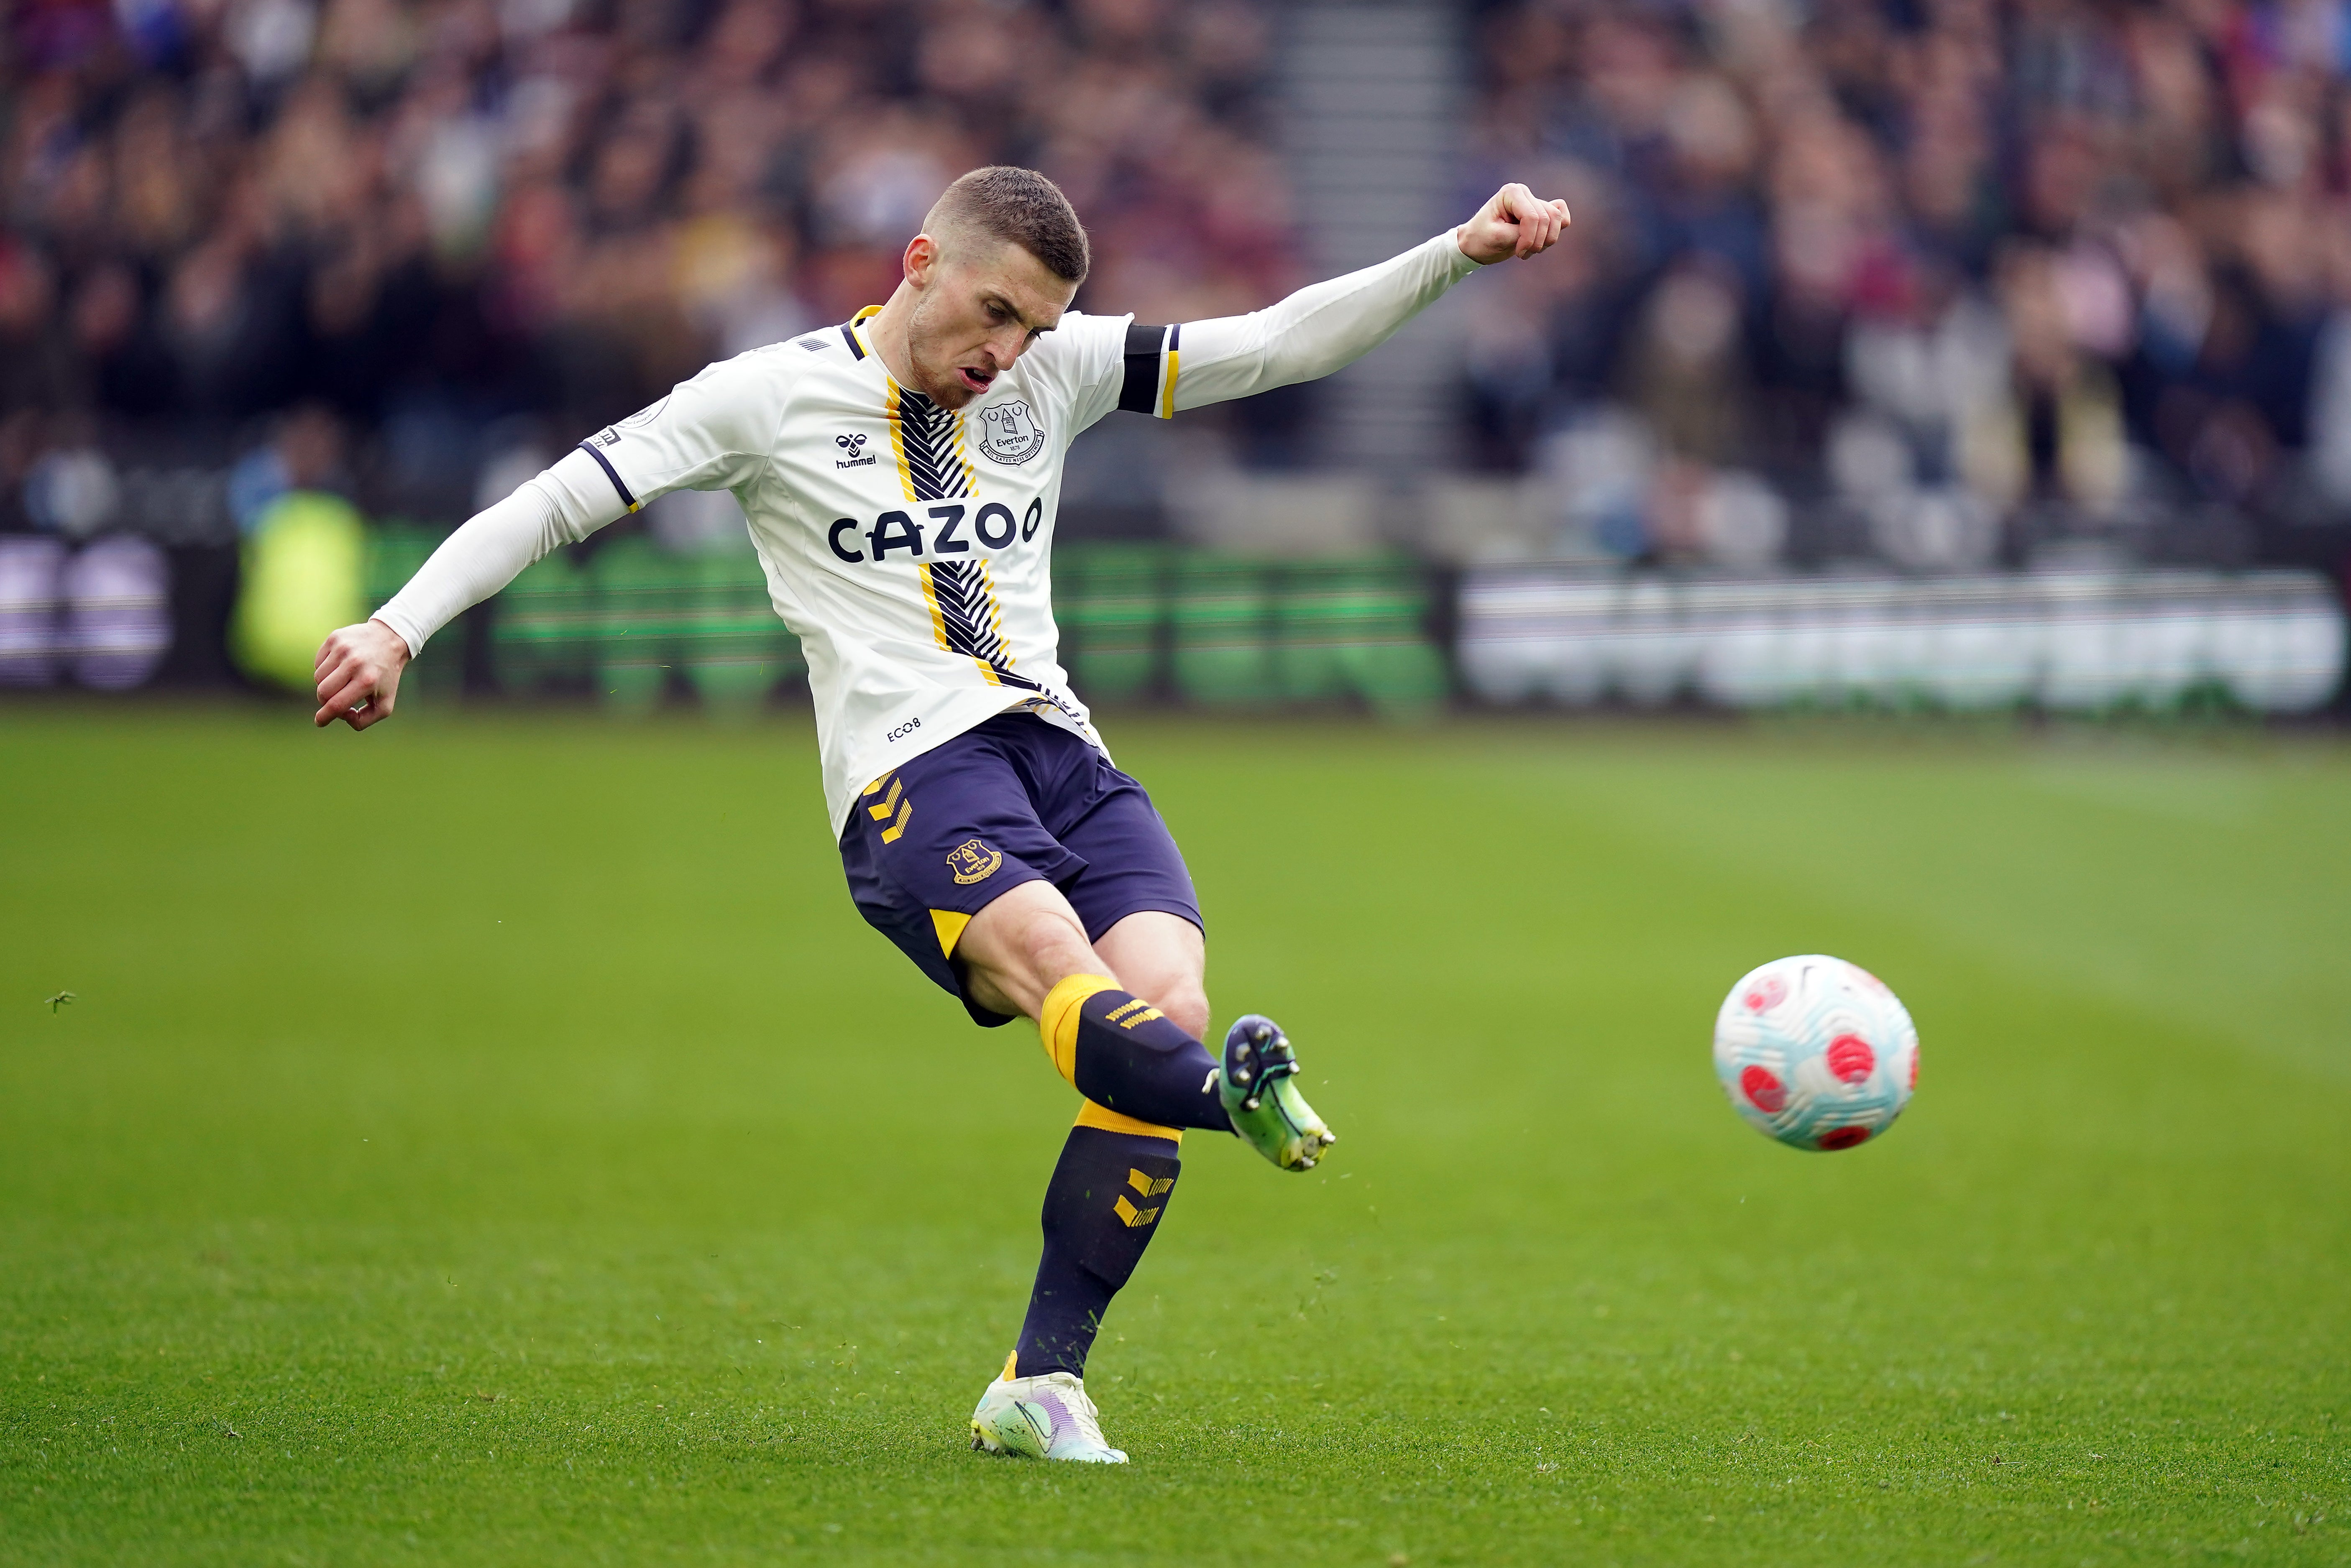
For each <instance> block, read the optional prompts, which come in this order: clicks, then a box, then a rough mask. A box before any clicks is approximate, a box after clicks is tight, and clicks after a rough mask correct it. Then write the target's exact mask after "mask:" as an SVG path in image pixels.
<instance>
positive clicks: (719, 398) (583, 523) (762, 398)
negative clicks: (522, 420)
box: [313, 350, 783, 730]
mask: <svg viewBox="0 0 2351 1568" xmlns="http://www.w3.org/2000/svg"><path fill="white" fill-rule="evenodd" d="M772 365H773V361H772V360H769V361H766V362H765V363H763V362H762V361H761V359H760V357H759V355H758V351H756V350H755V351H754V352H753V353H750V354H744V355H738V356H737V357H736V358H732V359H728V360H725V361H723V362H721V363H719V364H716V365H712V366H709V367H708V368H706V369H704V370H703V372H702V373H701V374H700V375H698V376H696V377H695V378H694V379H692V380H690V381H684V382H681V383H680V384H679V385H678V386H677V387H676V388H675V389H674V390H672V391H671V393H670V395H669V396H668V397H666V398H664V399H663V400H661V401H660V402H658V403H655V404H654V405H653V407H652V408H650V409H647V410H644V411H643V412H642V413H639V414H635V415H633V416H632V417H630V418H628V419H625V420H622V421H621V422H620V423H619V424H617V425H613V426H611V427H609V428H608V429H606V430H604V431H601V432H599V433H598V434H597V435H595V436H594V437H592V438H591V439H590V440H588V441H581V442H580V444H579V445H578V446H576V447H574V448H573V449H572V450H571V451H570V452H567V453H565V454H564V456H563V458H562V460H561V461H560V462H557V463H556V464H555V466H554V467H552V468H549V470H547V472H544V473H541V474H540V475H539V476H538V478H536V479H533V480H531V481H530V482H529V483H526V484H525V485H523V487H522V488H521V489H519V490H517V491H516V492H515V493H513V494H512V495H509V496H507V498H506V499H505V500H504V501H501V502H499V503H498V504H496V505H495V506H492V507H491V508H489V509H488V510H487V511H486V512H483V513H482V514H479V515H478V516H475V517H474V518H473V519H472V520H470V521H469V522H467V523H466V524H465V526H464V527H462V528H460V529H458V530H457V531H456V532H455V534H452V535H449V537H448V539H447V540H446V541H444V543H443V545H442V546H441V547H440V548H439V549H438V550H435V551H434V552H433V556H432V558H431V559H430V560H428V561H426V562H425V563H424V565H423V567H422V568H420V569H419V570H418V572H417V574H416V576H413V577H412V578H410V579H409V582H408V586H407V587H403V588H402V589H401V590H400V592H399V593H397V594H395V595H394V596H393V597H392V601H391V602H390V603H389V604H386V605H385V606H384V607H382V608H381V609H380V610H378V611H376V612H375V615H374V617H373V618H371V619H370V620H368V621H366V622H364V623H362V624H361V625H359V626H347V627H345V628H342V629H341V630H340V631H338V632H336V633H335V634H334V635H332V636H331V637H329V638H328V639H327V641H326V644H325V646H324V647H322V648H320V649H319V666H318V671H317V673H318V679H319V711H318V713H317V715H316V716H315V719H314V721H313V722H316V723H317V724H319V726H320V727H321V728H324V727H325V726H327V725H329V724H331V723H333V722H335V721H336V720H338V719H340V720H342V721H343V722H346V723H348V724H349V725H350V727H351V728H352V729H354V730H364V729H366V728H367V727H368V726H369V725H370V724H372V723H374V722H376V721H377V720H379V719H384V718H389V717H390V716H391V714H392V703H393V701H394V700H395V698H396V697H397V696H398V694H399V690H400V672H401V670H402V669H403V668H405V667H406V665H407V663H408V661H409V659H412V658H413V657H414V656H415V655H416V654H418V653H421V652H423V649H424V642H425V639H427V638H430V637H431V636H432V635H433V634H434V632H436V631H438V630H440V629H441V628H443V627H444V626H446V625H448V624H449V622H451V621H452V620H455V618H457V617H458V616H459V615H461V614H463V613H464V612H465V610H466V609H468V608H469V607H472V606H474V605H477V604H479V603H481V602H482V601H483V600H484V599H486V598H488V597H490V596H491V595H492V594H495V593H496V592H497V591H498V590H499V589H500V588H503V587H506V586H507V584H508V583H510V582H512V581H514V580H515V578H516V577H517V576H519V575H521V572H522V569H523V568H524V567H525V566H529V565H530V564H531V563H532V562H533V561H536V560H538V558H539V557H540V556H544V555H546V554H547V553H548V552H549V551H550V550H553V549H555V548H557V547H558V546H559V545H569V544H576V543H578V542H579V541H580V540H582V539H585V538H586V537H587V536H588V535H590V534H592V533H594V532H595V531H596V530H597V529H599V528H601V527H602V526H604V524H607V523H610V522H612V521H613V520H614V519H616V518H619V517H622V516H625V515H626V514H629V513H632V512H634V511H635V510H636V509H637V508H638V507H640V506H642V505H643V504H645V503H646V502H648V501H652V500H653V499H655V498H657V497H659V496H663V495H666V494H668V493H670V492H671V491H673V490H719V489H729V488H732V487H733V486H735V485H737V484H738V483H743V482H744V481H745V480H747V478H748V477H749V476H750V475H751V473H752V472H753V471H754V470H755V468H756V465H757V464H758V462H759V461H760V460H761V459H762V458H763V457H764V456H765V454H766V453H767V452H768V447H769V446H770V444H771V443H772V441H773V439H774V437H775V433H776V431H777V428H778V423H779V421H780V410H781V406H782V404H781V399H782V396H783V391H782V381H781V379H779V378H778V376H776V375H775V374H773V373H772Z"/></svg>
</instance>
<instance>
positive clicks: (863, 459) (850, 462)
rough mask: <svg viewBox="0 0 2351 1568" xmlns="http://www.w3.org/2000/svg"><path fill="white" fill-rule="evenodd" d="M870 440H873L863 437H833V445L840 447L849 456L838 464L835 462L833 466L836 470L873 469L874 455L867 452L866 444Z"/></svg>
mask: <svg viewBox="0 0 2351 1568" xmlns="http://www.w3.org/2000/svg"><path fill="white" fill-rule="evenodd" d="M869 439H871V438H869V437H866V436H862V435H837V436H835V437H833V438H832V444H833V445H835V446H837V447H839V448H840V449H841V451H843V452H847V453H848V454H849V455H848V456H847V457H845V458H842V459H841V461H839V462H835V463H834V464H833V465H832V466H833V467H835V468H870V467H872V463H873V454H872V452H867V451H866V450H865V443H866V441H868V440H869Z"/></svg>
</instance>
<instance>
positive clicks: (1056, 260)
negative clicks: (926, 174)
mask: <svg viewBox="0 0 2351 1568" xmlns="http://www.w3.org/2000/svg"><path fill="white" fill-rule="evenodd" d="M923 226H924V227H925V229H929V230H933V231H936V230H937V229H939V228H940V227H942V226H956V227H969V228H974V229H977V230H979V231H980V232H981V233H983V234H993V235H995V236H996V237H997V238H998V239H999V240H1007V241H1009V242H1010V243H1011V244H1016V245H1019V247H1020V248H1021V249H1022V250H1024V251H1027V252H1028V253H1029V254H1030V255H1032V256H1035V257H1036V258H1037V259H1038V260H1039V261H1040V262H1042V263H1043V264H1044V265H1045V270H1046V271H1047V272H1050V273H1051V274H1052V275H1054V276H1055V277H1058V278H1060V279H1061V280H1062V281H1063V282H1064V283H1083V282H1084V281H1085V280H1086V269H1087V268H1088V267H1090V266H1092V265H1093V254H1092V251H1091V250H1090V249H1089V248H1088V246H1087V244H1086V231H1085V229H1084V228H1083V227H1082V226H1081V224H1080V223H1078V213H1077V209H1076V208H1074V207H1072V206H1071V205H1070V199H1069V198H1068V197H1067V196H1064V195H1062V194H1061V187H1060V186H1059V185H1056V184H1054V183H1053V182H1051V181H1050V180H1048V179H1046V178H1045V177H1044V176H1043V175H1042V174H1040V173H1038V172H1037V171H1035V170H1034V169H1015V168H1013V167H1012V166H1011V165H1009V164H1004V163H999V164H996V165H993V166H991V167H989V168H987V169H975V170H973V171H971V172H970V173H968V174H967V175H965V176H964V177H963V178H962V179H960V180H958V181H956V182H955V183H954V184H952V185H950V186H948V187H947V188H946V194H945V195H943V196H941V197H940V198H939V199H938V201H937V202H936V203H935V205H933V207H932V208H931V211H930V215H929V216H928V217H926V218H925V219H924V220H923Z"/></svg>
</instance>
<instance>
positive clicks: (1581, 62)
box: [1470, 0, 2351, 568]
mask: <svg viewBox="0 0 2351 1568" xmlns="http://www.w3.org/2000/svg"><path fill="white" fill-rule="evenodd" d="M1479 27H1480V32H1479V59H1480V68H1481V70H1482V73H1483V74H1482V90H1481V93H1480V97H1479V102H1480V105H1481V111H1480V119H1479V125H1478V127H1477V130H1476V138H1477V146H1478V159H1479V170H1478V172H1479V181H1477V182H1475V183H1478V184H1479V185H1481V186H1482V185H1483V184H1485V183H1486V182H1489V181H1490V179H1491V178H1492V177H1493V176H1494V175H1497V174H1501V173H1505V172H1508V173H1510V174H1511V175H1513V176H1514V177H1520V178H1530V179H1531V180H1532V181H1533V182H1536V183H1538V184H1541V185H1545V186H1546V187H1547V188H1548V189H1550V190H1556V191H1558V192H1562V193H1564V194H1565V195H1566V196H1567V197H1568V199H1569V201H1570V202H1571V204H1572V206H1573V209H1574V211H1575V213H1576V223H1575V224H1574V226H1573V229H1572V230H1571V231H1570V234H1569V238H1568V242H1567V244H1565V246H1564V247H1563V248H1562V254H1560V255H1559V256H1558V258H1557V260H1558V262H1559V265H1553V266H1549V267H1523V268H1511V269H1509V270H1508V274H1507V277H1506V280H1505V282H1504V286H1501V287H1497V288H1492V289H1489V290H1487V291H1485V292H1483V293H1482V294H1480V295H1479V296H1477V304H1476V308H1475V312H1474V320H1473V323H1472V327H1471V333H1470V336H1471V365H1470V377H1471V383H1472V387H1473V389H1474V399H1475V403H1476V421H1477V425H1478V432H1479V439H1480V441H1482V443H1483V452H1484V454H1485V457H1486V459H1487V461H1488V462H1489V463H1491V464H1493V465H1495V466H1499V467H1515V466H1519V465H1522V464H1523V465H1531V466H1532V467H1534V468H1535V469H1536V470H1537V471H1538V472H1544V473H1547V474H1551V475H1553V476H1555V477H1556V478H1557V479H1558V480H1559V482H1560V483H1559V485H1558V487H1557V489H1556V491H1555V493H1557V494H1559V495H1560V496H1561V497H1562V502H1563V505H1564V511H1565V514H1564V515H1563V516H1562V520H1561V521H1562V527H1563V528H1564V529H1565V530H1566V531H1567V533H1568V535H1570V536H1571V537H1572V538H1574V539H1581V540H1583V541H1584V542H1586V543H1589V544H1596V545H1598V546H1600V547H1601V548H1603V549H1605V550H1607V551H1609V552H1611V553H1614V554H1616V555H1619V556H1634V557H1636V558H1637V557H1648V558H1657V559H1664V560H1668V561H1671V560H1697V561H1710V562H1713V563H1715V564H1718V565H1722V566H1731V567H1740V566H1747V567H1753V566H1763V565H1766V564H1768V563H1770V562H1771V561H1773V560H1775V559H1779V558H1782V557H1783V556H1786V555H1788V554H1790V553H1795V554H1799V555H1802V554H1806V553H1809V554H1811V555H1813V556H1822V557H1828V558H1836V557H1840V556H1865V555H1875V556H1878V557H1880V558H1886V559H1891V560H1893V561H1895V562H1896V563H1900V564H1903V565H1907V566H1916V567H1920V568H1937V567H1943V568H1949V567H1963V566H1976V565H1980V564H1984V563H1988V562H1992V561H1998V560H2008V561H2011V562H2013V561H2017V560H2023V559H2033V558H2045V557H2047V556H2051V555H2056V556H2061V557H2062V556H2063V555H2064V553H2066V552H2069V551H2070V552H2074V553H2077V554H2082V555H2090V556H2095V555H2098V554H2101V553H2103V554H2106V555H2112V556H2137V557H2138V558H2156V559H2177V560H2189V561H2209V562H2229V561H2233V560H2239V559H2242V558H2243V557H2244V556H2246V555H2247V554H2248V553H2249V552H2250V551H2252V550H2253V549H2254V548H2256V547H2257V546H2258V544H2259V541H2260V540H2261V539H2262V537H2264V536H2271V535H2274V534H2275V532H2276V531H2277V530H2280V529H2284V530H2288V531H2290V530H2292V529H2293V527H2294V525H2295V524H2300V523H2327V522H2337V521H2340V520H2341V519H2342V518H2343V517H2344V516H2345V515H2346V513H2351V204H2346V196H2351V95H2346V92H2345V91H2344V75H2345V70H2346V65H2351V8H2346V5H2345V4H2344V0H2134V3H2129V4H2124V3H2118V0H2104V3H2093V0H2006V3H2004V4H2003V3H2001V0H1813V4H1811V5H1809V6H1807V5H1804V4H1803V3H1802V0H1701V3H1700V4H1698V5H1695V6H1691V7H1687V8H1684V7H1675V6H1668V5H1651V4H1636V3H1627V0H1526V3H1515V4H1505V5H1497V6H1494V7H1492V8H1490V9H1488V10H1486V11H1484V12H1483V13H1482V14H1481V16H1480V20H1479ZM1530 316H1531V317H1533V318H1535V319H1538V320H1541V321H1542V322H1544V323H1546V324H1547V325H1546V328H1545V330H1543V331H1541V332H1538V333H1532V334H1530V333H1528V332H1527V331H1525V330H1524V326H1523V324H1524V322H1525V321H1526V320H1527V319H1528V318H1529V317H1530Z"/></svg>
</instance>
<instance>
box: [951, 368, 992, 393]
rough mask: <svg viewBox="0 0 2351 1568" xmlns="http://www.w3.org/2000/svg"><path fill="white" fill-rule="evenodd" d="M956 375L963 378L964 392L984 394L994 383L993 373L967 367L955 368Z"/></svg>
mask: <svg viewBox="0 0 2351 1568" xmlns="http://www.w3.org/2000/svg"><path fill="white" fill-rule="evenodd" d="M956 375H958V376H960V377H962V378H963V384H964V389H965V390H966V391H970V392H984V391H986V390H987V389H988V388H989V387H991V386H993V385H994V384H995V382H996V372H995V371H993V370H976V369H972V368H971V367H970V366H969V365H958V366H956Z"/></svg>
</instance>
